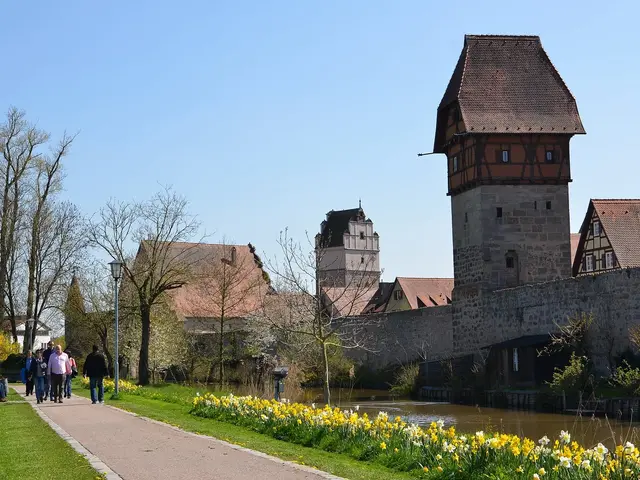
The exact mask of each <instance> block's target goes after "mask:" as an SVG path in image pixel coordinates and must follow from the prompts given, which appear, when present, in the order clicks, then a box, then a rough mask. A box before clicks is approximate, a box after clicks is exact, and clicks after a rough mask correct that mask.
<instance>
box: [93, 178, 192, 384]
mask: <svg viewBox="0 0 640 480" xmlns="http://www.w3.org/2000/svg"><path fill="white" fill-rule="evenodd" d="M187 206H188V204H187V200H186V199H185V198H184V197H182V196H179V195H177V194H176V193H175V192H173V191H172V190H171V189H169V188H167V189H164V190H163V191H161V192H159V193H157V194H156V195H154V197H153V198H152V199H151V200H149V201H146V202H141V203H122V202H114V201H110V202H109V203H108V204H107V205H106V207H104V208H103V209H102V210H101V211H100V213H99V215H98V219H97V221H94V222H92V223H91V227H90V238H91V241H92V243H93V244H94V245H96V246H98V247H100V248H101V249H103V250H104V251H105V252H107V254H108V255H110V256H111V258H113V259H118V260H120V261H123V262H125V263H124V266H123V271H124V278H123V285H122V288H123V289H124V288H131V289H132V290H133V291H134V293H135V296H136V297H137V305H136V307H137V310H138V312H139V314H140V322H141V330H142V331H141V336H140V340H141V341H140V356H139V360H138V376H139V378H138V381H139V383H140V384H141V385H147V384H148V383H149V341H150V338H151V309H152V307H153V306H154V305H156V304H157V303H159V302H160V301H161V296H162V294H163V293H165V292H168V291H170V290H174V289H176V288H180V287H182V286H183V285H185V284H186V283H187V281H188V280H189V278H190V274H191V267H192V264H193V263H194V262H197V261H198V260H199V259H198V258H197V256H195V255H193V252H194V248H195V247H196V246H197V244H182V245H177V244H178V243H179V242H184V241H188V240H190V239H191V238H192V237H193V236H194V235H195V234H196V232H197V230H198V228H199V223H198V222H197V221H196V219H195V218H194V217H193V216H191V215H190V214H189V213H188V211H187ZM131 242H134V243H135V244H137V245H139V247H138V250H137V254H135V255H134V254H133V252H131V251H128V250H127V247H128V245H130V243H131ZM177 246H178V247H180V248H176V247H177Z"/></svg>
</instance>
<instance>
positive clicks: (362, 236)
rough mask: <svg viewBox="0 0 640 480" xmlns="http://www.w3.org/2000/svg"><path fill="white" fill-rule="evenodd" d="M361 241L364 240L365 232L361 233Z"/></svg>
mask: <svg viewBox="0 0 640 480" xmlns="http://www.w3.org/2000/svg"><path fill="white" fill-rule="evenodd" d="M360 240H364V232H360Z"/></svg>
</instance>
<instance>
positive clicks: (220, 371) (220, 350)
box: [218, 312, 224, 389]
mask: <svg viewBox="0 0 640 480" xmlns="http://www.w3.org/2000/svg"><path fill="white" fill-rule="evenodd" d="M218 359H219V360H220V364H219V365H218V382H219V384H220V388H221V389H222V385H223V384H224V312H222V313H221V316H220V343H219V344H218Z"/></svg>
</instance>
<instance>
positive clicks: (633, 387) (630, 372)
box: [611, 360, 640, 396]
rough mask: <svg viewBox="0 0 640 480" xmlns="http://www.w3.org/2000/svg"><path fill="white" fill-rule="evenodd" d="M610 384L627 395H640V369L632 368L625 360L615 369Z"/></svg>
mask: <svg viewBox="0 0 640 480" xmlns="http://www.w3.org/2000/svg"><path fill="white" fill-rule="evenodd" d="M611 384H612V385H613V386H615V387H620V388H622V389H623V390H624V391H625V393H626V394H627V395H631V396H633V395H638V394H640V368H632V367H631V365H629V363H628V362H627V361H626V360H623V361H622V364H621V365H619V366H618V368H616V370H615V372H613V376H612V377H611Z"/></svg>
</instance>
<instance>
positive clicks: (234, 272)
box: [167, 242, 269, 318]
mask: <svg viewBox="0 0 640 480" xmlns="http://www.w3.org/2000/svg"><path fill="white" fill-rule="evenodd" d="M232 249H235V251H236V263H235V265H228V264H227V265H225V264H224V263H223V259H224V260H225V261H229V260H230V259H231V251H232ZM169 257H172V258H177V259H183V258H184V259H185V260H187V261H188V263H189V265H190V267H191V270H192V272H191V274H192V275H191V276H192V280H191V281H189V282H188V283H187V284H186V285H184V286H182V287H180V288H177V289H174V290H169V291H168V292H167V295H168V296H169V298H170V299H171V304H172V308H173V309H174V311H175V312H176V314H178V315H179V316H181V317H183V318H219V317H220V315H221V308H222V298H223V296H224V298H225V301H224V303H225V310H226V312H225V314H226V316H227V317H229V318H232V317H245V316H247V315H249V314H251V313H253V312H255V311H256V310H258V309H259V308H261V307H262V302H263V298H264V296H265V295H266V293H267V291H268V290H269V286H268V284H267V282H266V281H265V279H264V278H263V276H262V274H263V271H262V269H261V268H260V267H259V266H258V265H257V263H256V261H255V259H254V256H253V253H252V252H251V250H250V248H249V247H248V246H247V245H223V244H205V243H201V244H193V243H182V242H177V243H174V244H173V245H172V246H171V251H170V252H169ZM223 266H224V268H226V270H223ZM223 285H226V293H225V294H224V295H223V294H222V286H223Z"/></svg>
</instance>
